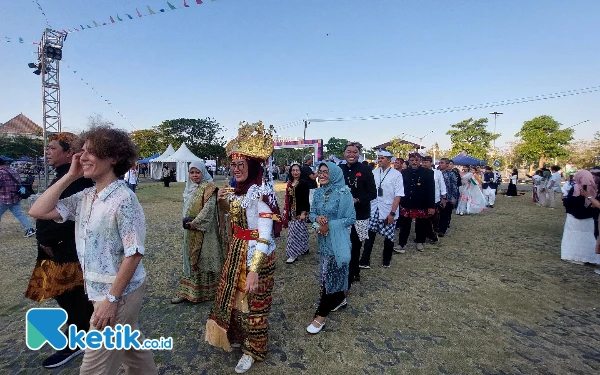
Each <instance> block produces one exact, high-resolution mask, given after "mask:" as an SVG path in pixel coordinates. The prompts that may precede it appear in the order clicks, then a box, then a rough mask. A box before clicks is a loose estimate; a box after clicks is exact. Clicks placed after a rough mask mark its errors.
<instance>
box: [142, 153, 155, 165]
mask: <svg viewBox="0 0 600 375" xmlns="http://www.w3.org/2000/svg"><path fill="white" fill-rule="evenodd" d="M158 156H159V155H158V153H156V154H154V155H152V156H148V157H147V158H144V159H140V160H138V163H141V164H147V163H149V162H150V160H152V159H156V158H157V157H158Z"/></svg>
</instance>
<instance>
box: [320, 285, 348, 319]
mask: <svg viewBox="0 0 600 375" xmlns="http://www.w3.org/2000/svg"><path fill="white" fill-rule="evenodd" d="M344 298H346V294H345V293H344V292H343V291H342V292H335V293H331V294H327V291H326V290H325V285H323V287H322V288H321V300H320V301H319V307H317V311H316V312H315V317H316V316H317V315H318V316H322V317H323V318H325V317H326V316H327V315H329V313H330V312H331V310H333V309H335V308H336V307H337V306H338V305H339V304H340V303H342V301H343V300H344Z"/></svg>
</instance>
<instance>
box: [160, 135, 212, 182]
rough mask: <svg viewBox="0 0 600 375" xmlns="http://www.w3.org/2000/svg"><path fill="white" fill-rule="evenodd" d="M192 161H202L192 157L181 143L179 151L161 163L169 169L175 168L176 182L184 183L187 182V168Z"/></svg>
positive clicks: (194, 156)
mask: <svg viewBox="0 0 600 375" xmlns="http://www.w3.org/2000/svg"><path fill="white" fill-rule="evenodd" d="M193 161H203V160H202V159H200V158H199V157H197V156H196V155H194V154H193V153H192V152H191V151H190V149H189V148H187V146H186V145H185V143H182V144H181V147H179V150H177V151H175V153H174V154H172V155H171V156H168V157H166V158H164V159H163V160H162V162H163V163H166V164H168V165H169V168H173V167H175V171H176V176H177V177H176V180H177V182H186V181H187V180H188V166H189V164H190V163H191V162H193ZM161 168H162V167H161Z"/></svg>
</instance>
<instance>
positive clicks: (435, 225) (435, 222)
mask: <svg viewBox="0 0 600 375" xmlns="http://www.w3.org/2000/svg"><path fill="white" fill-rule="evenodd" d="M441 210H442V206H440V204H439V202H438V203H436V205H435V213H434V214H433V215H431V217H430V218H429V221H430V222H431V228H429V234H428V235H427V237H429V238H430V239H431V240H433V241H437V240H438V235H437V234H438V233H439V229H440V216H441Z"/></svg>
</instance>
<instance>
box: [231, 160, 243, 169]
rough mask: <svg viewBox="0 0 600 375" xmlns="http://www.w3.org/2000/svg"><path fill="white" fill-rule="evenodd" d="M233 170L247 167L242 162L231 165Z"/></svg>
mask: <svg viewBox="0 0 600 375" xmlns="http://www.w3.org/2000/svg"><path fill="white" fill-rule="evenodd" d="M229 167H230V168H231V169H244V168H245V167H246V163H245V162H243V161H241V162H239V163H231V164H230V165H229Z"/></svg>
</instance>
